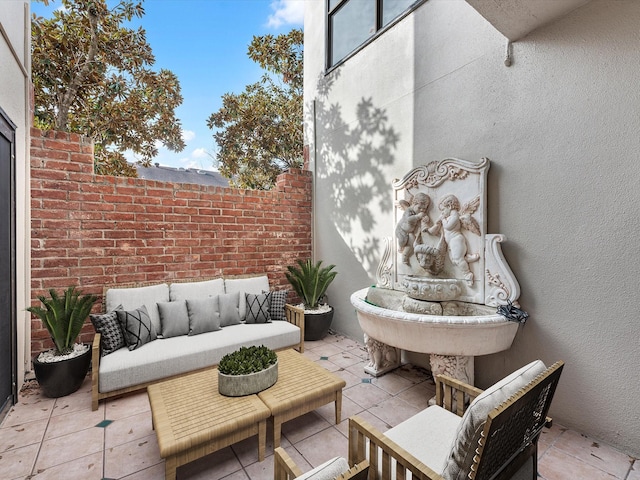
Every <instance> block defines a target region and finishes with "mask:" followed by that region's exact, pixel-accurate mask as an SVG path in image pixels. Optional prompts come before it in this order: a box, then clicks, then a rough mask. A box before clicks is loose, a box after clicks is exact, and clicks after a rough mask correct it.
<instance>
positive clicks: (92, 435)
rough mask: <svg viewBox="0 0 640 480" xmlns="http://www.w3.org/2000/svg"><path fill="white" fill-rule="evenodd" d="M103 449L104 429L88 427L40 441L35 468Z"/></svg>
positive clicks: (41, 468)
mask: <svg viewBox="0 0 640 480" xmlns="http://www.w3.org/2000/svg"><path fill="white" fill-rule="evenodd" d="M103 449H104V431H103V430H102V429H101V428H97V427H90V428H87V429H85V430H80V431H74V432H73V433H68V434H66V435H61V436H59V437H55V438H51V439H49V440H45V441H44V442H42V447H41V448H40V453H39V454H38V460H37V461H36V469H37V470H43V469H47V468H51V467H54V466H56V465H60V464H63V463H67V462H70V461H72V460H74V459H76V458H79V457H85V456H87V455H91V454H94V453H97V452H101V451H102V450H103Z"/></svg>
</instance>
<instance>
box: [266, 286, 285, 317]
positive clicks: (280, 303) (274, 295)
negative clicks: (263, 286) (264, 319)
mask: <svg viewBox="0 0 640 480" xmlns="http://www.w3.org/2000/svg"><path fill="white" fill-rule="evenodd" d="M262 293H269V292H267V291H263V292H262ZM288 296H289V290H275V291H273V292H271V307H270V308H269V315H271V320H286V317H285V315H284V306H285V305H286V304H287V297H288Z"/></svg>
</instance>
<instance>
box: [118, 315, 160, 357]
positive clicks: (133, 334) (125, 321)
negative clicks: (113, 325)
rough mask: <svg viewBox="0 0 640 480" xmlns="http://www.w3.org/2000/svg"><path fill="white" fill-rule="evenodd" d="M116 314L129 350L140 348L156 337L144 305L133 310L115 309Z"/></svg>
mask: <svg viewBox="0 0 640 480" xmlns="http://www.w3.org/2000/svg"><path fill="white" fill-rule="evenodd" d="M116 314H117V315H118V322H120V326H121V327H122V333H123V335H124V341H125V342H126V343H127V347H128V348H129V350H135V349H136V348H140V347H141V346H143V345H145V344H147V343H149V342H152V341H153V340H155V339H156V337H157V334H156V329H155V327H154V326H153V323H151V318H150V317H149V313H148V312H147V307H145V306H144V305H142V306H141V307H139V308H136V309H135V310H116ZM114 353H115V352H114Z"/></svg>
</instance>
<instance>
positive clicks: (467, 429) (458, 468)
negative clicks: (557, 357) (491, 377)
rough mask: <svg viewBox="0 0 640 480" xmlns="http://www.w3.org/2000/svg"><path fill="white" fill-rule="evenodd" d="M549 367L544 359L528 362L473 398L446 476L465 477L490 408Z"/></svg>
mask: <svg viewBox="0 0 640 480" xmlns="http://www.w3.org/2000/svg"><path fill="white" fill-rule="evenodd" d="M545 369H546V367H545V365H544V363H542V361H540V360H536V361H534V362H531V363H529V364H528V365H525V366H524V367H522V368H520V369H519V370H517V371H515V372H513V373H512V374H511V375H509V376H507V377H505V378H503V379H502V380H500V381H499V382H498V383H496V384H494V385H492V386H491V387H489V388H487V389H486V390H485V391H484V392H482V393H481V394H480V395H478V396H477V397H476V399H475V400H474V401H473V402H471V405H469V408H467V411H466V412H465V414H464V416H463V417H462V421H461V422H460V425H459V427H458V430H457V432H456V435H455V437H456V440H455V442H454V444H453V447H452V449H451V454H450V456H449V459H448V461H447V464H446V467H445V469H444V470H443V471H442V476H443V477H444V478H445V479H447V480H465V479H466V478H467V475H468V473H469V469H470V468H471V465H472V464H473V456H474V455H475V450H476V447H477V445H478V440H479V439H480V434H481V433H482V430H483V429H484V425H485V423H486V420H487V416H488V415H489V412H490V411H491V410H493V409H494V408H496V407H497V406H499V405H500V404H501V403H503V402H504V401H506V400H507V399H508V398H509V397H510V396H511V395H513V394H515V393H517V392H518V390H520V389H521V388H522V387H524V386H526V385H527V384H528V383H529V382H530V381H532V380H533V379H535V378H536V377H537V376H538V375H540V374H541V373H542V372H544V371H545Z"/></svg>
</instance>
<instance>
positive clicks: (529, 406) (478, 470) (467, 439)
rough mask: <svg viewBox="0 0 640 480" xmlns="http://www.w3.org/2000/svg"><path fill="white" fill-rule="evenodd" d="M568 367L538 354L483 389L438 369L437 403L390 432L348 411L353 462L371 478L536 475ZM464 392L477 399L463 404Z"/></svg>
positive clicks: (476, 479)
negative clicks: (544, 436) (551, 413)
mask: <svg viewBox="0 0 640 480" xmlns="http://www.w3.org/2000/svg"><path fill="white" fill-rule="evenodd" d="M563 367H564V364H563V362H556V363H555V364H554V365H552V366H551V367H550V368H548V369H547V368H546V367H545V366H544V364H543V363H542V362H541V361H540V360H537V361H535V362H532V363H530V364H528V365H526V366H524V367H522V368H521V369H519V370H518V371H516V372H514V373H512V374H511V375H509V376H508V377H506V378H504V379H502V380H501V381H499V382H498V383H496V384H495V385H493V386H491V387H490V388H488V389H487V390H485V391H484V392H483V391H481V390H479V389H477V388H475V387H472V386H470V385H467V384H465V383H463V382H460V381H458V380H455V379H453V378H450V377H447V376H445V375H438V377H437V379H436V405H434V406H431V407H428V408H426V409H425V410H423V411H422V412H420V413H418V414H416V415H414V416H413V417H411V418H409V419H408V420H405V421H404V422H402V423H400V424H399V425H397V426H395V427H394V428H392V429H391V430H388V431H387V432H386V433H381V432H380V431H378V430H376V428H375V427H373V426H372V425H370V424H369V423H367V422H366V421H364V420H363V419H361V418H359V417H357V416H356V417H352V418H350V419H349V463H350V464H351V465H353V464H356V463H357V462H359V461H363V460H365V459H367V460H368V461H369V463H370V466H369V473H368V478H369V479H370V480H374V479H376V480H388V479H406V478H412V479H431V480H440V479H445V480H506V479H511V480H516V479H517V480H525V479H526V480H535V479H536V477H537V447H538V438H539V436H540V433H541V431H542V429H543V427H545V426H550V422H551V419H550V418H548V417H547V413H548V411H549V406H550V404H551V400H552V398H553V394H554V393H555V389H556V386H557V384H558V380H559V378H560V374H561V372H562V369H563ZM465 396H468V398H469V399H471V400H473V401H472V402H471V403H470V404H469V406H468V408H467V409H466V411H465ZM454 404H455V406H454ZM454 410H455V413H454Z"/></svg>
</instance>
